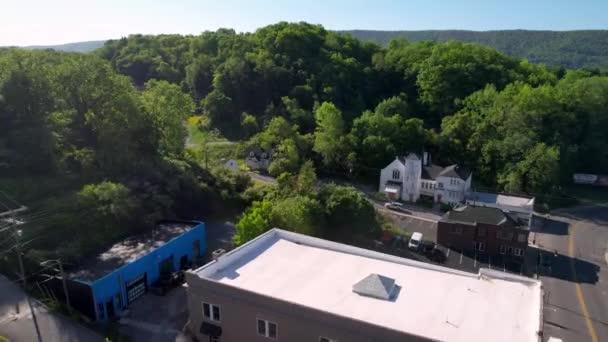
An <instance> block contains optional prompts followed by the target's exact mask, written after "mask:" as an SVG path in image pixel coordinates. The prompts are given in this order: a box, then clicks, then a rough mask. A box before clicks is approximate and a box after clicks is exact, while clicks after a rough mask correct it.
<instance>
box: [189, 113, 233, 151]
mask: <svg viewBox="0 0 608 342" xmlns="http://www.w3.org/2000/svg"><path fill="white" fill-rule="evenodd" d="M208 121H209V119H208V118H207V117H206V116H204V115H198V116H191V117H189V118H188V120H187V121H186V126H187V127H188V135H189V137H190V139H189V143H190V144H191V145H202V144H205V143H208V142H218V141H228V140H227V139H226V138H224V137H222V135H221V134H220V133H219V131H218V130H214V129H211V128H210V127H209V123H208Z"/></svg>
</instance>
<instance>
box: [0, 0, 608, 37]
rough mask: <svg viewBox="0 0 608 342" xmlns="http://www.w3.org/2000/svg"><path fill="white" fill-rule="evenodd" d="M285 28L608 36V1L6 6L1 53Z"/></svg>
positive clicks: (51, 0) (67, 0) (0, 23)
mask: <svg viewBox="0 0 608 342" xmlns="http://www.w3.org/2000/svg"><path fill="white" fill-rule="evenodd" d="M279 21H290V22H297V21H307V22H310V23H315V24H322V25H323V26H324V27H325V28H327V29H332V30H347V29H365V30H430V29H435V30H443V29H463V30H477V31H486V30H505V29H529V30H560V31H561V30H581V29H608V0H401V1H399V0H369V1H364V0H321V1H319V0H299V1H296V0H215V1H211V0H0V46H4V45H17V46H24V45H49V44H62V43H69V42H79V41H87V40H104V39H110V38H120V37H123V36H127V35H129V34H133V33H143V34H159V33H181V34H198V33H200V32H203V31H206V30H216V29H218V28H220V27H226V28H233V29H235V30H237V31H239V32H251V31H255V30H256V29H257V28H259V27H263V26H266V25H269V24H273V23H276V22H279Z"/></svg>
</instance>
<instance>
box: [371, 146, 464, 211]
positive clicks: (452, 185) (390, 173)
mask: <svg viewBox="0 0 608 342" xmlns="http://www.w3.org/2000/svg"><path fill="white" fill-rule="evenodd" d="M430 159H431V158H430V155H429V154H428V153H427V152H424V153H423V155H422V158H421V157H420V156H418V155H417V154H415V153H410V154H409V155H408V156H406V157H397V158H395V160H394V161H393V162H391V163H390V164H388V166H386V167H385V168H384V169H382V171H381V173H380V187H379V190H378V191H379V192H380V193H384V194H385V195H386V196H387V197H388V198H389V199H391V200H402V201H409V202H416V201H418V199H420V197H421V196H428V197H429V198H432V199H433V202H436V203H444V204H448V205H456V204H458V203H462V202H464V201H465V198H466V195H467V194H468V193H470V191H471V178H472V174H471V172H469V171H468V170H465V169H464V168H462V167H460V166H458V165H456V164H455V165H450V166H447V167H442V166H438V165H433V164H432V163H431V160H430Z"/></svg>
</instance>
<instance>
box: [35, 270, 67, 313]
mask: <svg viewBox="0 0 608 342" xmlns="http://www.w3.org/2000/svg"><path fill="white" fill-rule="evenodd" d="M53 262H54V263H57V266H58V267H59V276H60V277H61V282H62V283H63V294H64V295H65V302H66V305H67V306H68V312H69V313H70V315H71V314H72V305H71V304H70V294H69V292H68V283H67V280H66V279H65V272H64V271H63V263H61V259H57V260H46V261H43V262H41V263H40V266H46V265H48V264H49V263H53Z"/></svg>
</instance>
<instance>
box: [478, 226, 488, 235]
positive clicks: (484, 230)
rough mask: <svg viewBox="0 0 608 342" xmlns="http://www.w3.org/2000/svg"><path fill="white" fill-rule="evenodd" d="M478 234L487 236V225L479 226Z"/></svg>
mask: <svg viewBox="0 0 608 342" xmlns="http://www.w3.org/2000/svg"><path fill="white" fill-rule="evenodd" d="M477 236H481V237H484V236H486V227H477Z"/></svg>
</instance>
